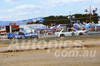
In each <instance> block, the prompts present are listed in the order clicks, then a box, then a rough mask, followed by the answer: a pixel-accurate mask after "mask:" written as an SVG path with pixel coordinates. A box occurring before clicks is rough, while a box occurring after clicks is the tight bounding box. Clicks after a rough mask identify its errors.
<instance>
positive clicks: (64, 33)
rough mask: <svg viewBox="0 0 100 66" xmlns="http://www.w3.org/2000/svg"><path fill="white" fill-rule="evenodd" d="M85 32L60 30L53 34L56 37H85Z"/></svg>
mask: <svg viewBox="0 0 100 66" xmlns="http://www.w3.org/2000/svg"><path fill="white" fill-rule="evenodd" d="M87 32H88V31H87V30H76V29H74V28H67V29H62V30H61V31H60V32H55V35H56V36H57V37H65V36H79V35H87Z"/></svg>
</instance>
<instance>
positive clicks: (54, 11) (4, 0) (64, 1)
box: [0, 0, 100, 21]
mask: <svg viewBox="0 0 100 66" xmlns="http://www.w3.org/2000/svg"><path fill="white" fill-rule="evenodd" d="M90 5H91V6H92V10H93V9H95V8H98V11H97V13H98V14H99V15H100V0H0V21H1V20H2V21H8V20H10V21H16V20H23V19H29V18H36V17H45V16H50V15H64V16H66V15H69V14H70V12H71V14H75V13H85V12H84V10H85V9H88V10H89V7H90Z"/></svg>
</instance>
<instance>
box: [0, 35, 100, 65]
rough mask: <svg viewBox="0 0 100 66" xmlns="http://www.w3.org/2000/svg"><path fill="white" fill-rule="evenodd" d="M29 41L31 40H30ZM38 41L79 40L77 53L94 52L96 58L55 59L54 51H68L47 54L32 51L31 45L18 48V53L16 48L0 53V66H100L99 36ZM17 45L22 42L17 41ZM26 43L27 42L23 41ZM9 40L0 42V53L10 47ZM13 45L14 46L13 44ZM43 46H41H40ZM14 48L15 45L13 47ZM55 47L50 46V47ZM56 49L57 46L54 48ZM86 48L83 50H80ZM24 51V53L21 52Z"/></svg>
mask: <svg viewBox="0 0 100 66" xmlns="http://www.w3.org/2000/svg"><path fill="white" fill-rule="evenodd" d="M30 40H31V41H32V40H33V39H30ZM40 40H45V41H46V42H47V43H48V42H49V41H50V40H57V41H58V43H59V41H60V40H64V41H66V40H71V41H72V42H74V41H76V40H81V41H82V43H81V46H82V47H81V49H79V50H78V51H79V52H80V53H82V52H83V51H84V50H88V51H91V50H96V56H95V57H80V56H79V57H62V56H60V57H56V56H54V53H55V51H56V50H60V51H63V50H66V51H69V50H68V49H65V48H66V47H65V46H63V47H64V48H61V49H58V48H57V49H50V53H48V52H47V51H48V49H44V50H43V49H41V50H39V49H38V50H32V48H31V45H32V43H31V44H30V45H28V46H30V48H28V49H26V48H24V49H21V48H19V50H20V51H18V49H17V51H15V50H16V48H14V47H12V48H11V49H10V50H14V52H9V51H8V52H5V53H0V66H100V35H88V36H75V37H65V38H57V37H54V38H52V37H50V38H48V37H46V38H45V37H44V38H40V39H38V41H40ZM18 41H19V44H21V42H22V41H23V40H18ZM25 41H26V42H27V41H28V40H25ZM10 43H11V40H6V41H4V40H3V41H2V40H0V51H2V49H3V50H4V51H7V50H8V49H7V48H8V46H9V45H10ZM14 45H15V44H14ZM41 45H43V44H41ZM15 46H16V45H15ZM26 46H27V45H26ZM54 46H55V45H53V44H52V47H54ZM68 46H73V43H72V44H69V43H68ZM56 47H57V46H56ZM84 47H86V48H85V49H82V48H84ZM21 50H24V51H21ZM70 50H75V48H74V47H71V49H70Z"/></svg>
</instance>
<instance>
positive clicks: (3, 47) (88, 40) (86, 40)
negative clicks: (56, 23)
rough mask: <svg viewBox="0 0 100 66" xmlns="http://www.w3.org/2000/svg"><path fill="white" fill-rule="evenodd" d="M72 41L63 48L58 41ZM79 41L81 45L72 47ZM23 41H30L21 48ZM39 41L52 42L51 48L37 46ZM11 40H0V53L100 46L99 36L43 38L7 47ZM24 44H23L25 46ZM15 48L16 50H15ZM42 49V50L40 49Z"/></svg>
mask: <svg viewBox="0 0 100 66" xmlns="http://www.w3.org/2000/svg"><path fill="white" fill-rule="evenodd" d="M35 40H37V42H34V41H35ZM55 40H56V41H57V43H56V44H55V43H53V41H55ZM67 40H68V41H69V40H70V41H72V42H71V43H70V44H68V43H67V45H66V46H65V45H64V44H62V45H59V44H58V43H59V41H63V43H65V42H66V41H67ZM77 40H79V42H80V41H81V43H80V44H79V45H74V44H73V42H75V41H77ZM23 41H25V42H26V43H27V42H29V41H30V43H29V44H27V45H24V47H21V46H22V44H21V42H23ZM40 41H45V42H46V43H47V44H48V43H49V42H52V44H51V45H52V46H46V47H44V44H42V43H41V44H39V43H38V42H40ZM11 42H12V40H0V52H13V51H15V52H16V51H25V50H37V49H40V50H41V49H42V50H43V49H52V48H59V47H60V48H66V47H75V46H77V47H84V46H85V47H88V46H98V47H99V46H100V34H97V35H85V36H72V37H62V38H60V37H49V36H48V37H44V38H39V39H20V40H18V45H16V44H15V42H16V41H15V42H13V45H14V46H12V47H10V48H9V47H8V46H9V45H11ZM26 43H25V44H26ZM36 43H38V44H39V45H40V46H41V47H38V45H37V44H36ZM34 44H35V48H33V47H32V46H34ZM16 46H17V47H18V48H16ZM26 46H29V47H28V48H26ZM42 47H43V48H42Z"/></svg>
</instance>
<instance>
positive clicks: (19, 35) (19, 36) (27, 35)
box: [7, 32, 38, 39]
mask: <svg viewBox="0 0 100 66" xmlns="http://www.w3.org/2000/svg"><path fill="white" fill-rule="evenodd" d="M7 36H8V39H30V38H38V35H37V33H24V32H14V33H13V34H7Z"/></svg>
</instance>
